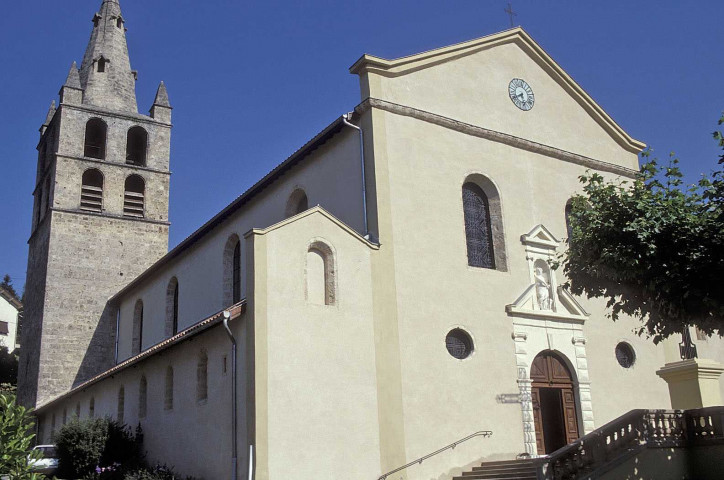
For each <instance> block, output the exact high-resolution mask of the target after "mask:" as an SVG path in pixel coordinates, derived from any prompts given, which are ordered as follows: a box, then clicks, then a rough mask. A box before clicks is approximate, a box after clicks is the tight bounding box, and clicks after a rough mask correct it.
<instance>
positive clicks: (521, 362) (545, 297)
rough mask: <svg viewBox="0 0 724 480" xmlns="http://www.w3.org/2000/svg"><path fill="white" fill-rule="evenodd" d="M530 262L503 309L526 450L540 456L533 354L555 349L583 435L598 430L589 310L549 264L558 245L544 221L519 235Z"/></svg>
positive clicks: (532, 454)
mask: <svg viewBox="0 0 724 480" xmlns="http://www.w3.org/2000/svg"><path fill="white" fill-rule="evenodd" d="M521 242H522V243H523V246H524V247H525V253H526V260H527V263H528V267H529V274H530V284H529V286H528V287H527V288H526V289H525V290H524V292H523V293H522V294H521V295H520V296H519V297H518V299H516V300H515V302H513V303H512V304H510V305H507V306H506V308H505V310H506V313H507V314H508V316H510V317H512V320H513V335H512V338H513V342H514V344H515V361H516V367H517V372H518V390H519V394H520V404H521V411H522V412H521V413H522V420H523V436H524V442H525V451H526V453H528V454H530V455H531V456H538V449H537V447H536V434H535V423H534V416H533V404H532V398H531V393H532V381H531V378H530V366H531V365H532V364H533V360H534V359H535V357H536V356H537V355H538V354H539V353H541V352H543V351H545V350H552V351H554V352H555V353H557V354H558V355H559V356H560V357H561V359H562V360H563V361H564V362H566V366H567V367H568V369H569V371H570V372H571V374H572V375H573V377H574V378H573V382H574V385H573V386H574V393H575V397H576V409H577V412H578V414H579V415H580V417H579V418H578V425H579V430H582V431H581V432H580V434H581V435H585V434H587V433H590V432H592V431H593V430H594V428H595V427H594V419H593V405H592V401H591V381H590V378H589V375H588V360H587V358H586V339H585V337H584V335H583V325H584V323H585V322H586V320H587V319H588V316H589V314H588V313H587V312H586V311H585V310H584V309H583V307H582V306H581V305H580V304H579V303H578V302H577V301H576V300H575V298H574V297H573V296H572V295H571V294H570V293H569V292H568V291H566V290H565V289H564V288H562V287H560V286H559V285H558V282H557V279H556V272H555V270H552V269H551V268H550V267H549V261H551V260H553V259H554V258H555V253H556V250H557V249H558V247H559V245H560V241H559V240H557V239H556V238H555V237H554V236H553V235H552V234H551V233H550V231H549V230H548V229H547V228H546V227H544V226H543V225H538V226H536V227H535V228H534V229H533V230H531V231H530V233H528V234H527V235H523V236H522V237H521Z"/></svg>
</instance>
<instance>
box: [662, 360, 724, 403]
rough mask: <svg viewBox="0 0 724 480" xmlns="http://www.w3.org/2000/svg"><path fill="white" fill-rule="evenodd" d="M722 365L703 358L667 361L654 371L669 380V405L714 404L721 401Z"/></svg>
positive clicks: (723, 368) (723, 371) (723, 369)
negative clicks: (720, 378)
mask: <svg viewBox="0 0 724 480" xmlns="http://www.w3.org/2000/svg"><path fill="white" fill-rule="evenodd" d="M722 373H724V365H722V364H721V363H719V362H715V361H714V360H708V359H705V358H692V359H689V360H681V361H679V362H672V363H667V364H666V365H664V367H663V368H661V369H660V370H658V371H657V372H656V375H658V376H659V377H661V378H663V379H664V380H666V383H668V384H669V396H670V397H671V408H674V409H677V410H688V409H691V408H704V407H715V406H720V405H722V398H721V390H720V388H719V377H721V374H722Z"/></svg>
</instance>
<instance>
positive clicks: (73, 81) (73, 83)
mask: <svg viewBox="0 0 724 480" xmlns="http://www.w3.org/2000/svg"><path fill="white" fill-rule="evenodd" d="M63 86H64V87H70V88H77V89H79V90H80V89H82V87H81V86H80V73H79V72H78V64H77V63H75V62H73V65H71V67H70V71H69V72H68V78H66V79H65V84H63Z"/></svg>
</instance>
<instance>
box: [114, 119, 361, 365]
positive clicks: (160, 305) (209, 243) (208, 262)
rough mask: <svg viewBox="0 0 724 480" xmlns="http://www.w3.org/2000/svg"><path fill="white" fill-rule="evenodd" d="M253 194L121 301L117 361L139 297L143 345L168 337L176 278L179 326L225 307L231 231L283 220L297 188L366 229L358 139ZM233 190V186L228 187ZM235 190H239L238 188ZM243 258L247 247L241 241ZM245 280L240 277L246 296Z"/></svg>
mask: <svg viewBox="0 0 724 480" xmlns="http://www.w3.org/2000/svg"><path fill="white" fill-rule="evenodd" d="M302 165H303V166H299V167H295V168H293V169H292V170H291V171H290V172H288V173H286V174H285V175H283V176H282V177H281V178H279V179H278V180H277V181H276V182H275V183H274V184H273V185H272V186H270V187H268V188H267V189H266V190H264V191H263V192H261V193H260V194H258V195H257V196H256V197H254V198H253V199H252V200H251V201H250V202H249V203H248V204H246V205H245V206H244V207H242V208H241V209H240V210H239V211H237V212H236V213H235V214H234V215H232V216H231V217H230V218H228V219H227V220H225V221H224V222H223V223H222V224H221V225H219V226H218V227H216V228H215V229H214V230H213V231H212V232H210V233H208V234H206V235H205V236H204V237H203V238H202V239H201V240H200V241H199V242H197V243H196V244H195V245H193V246H191V247H190V248H189V249H188V250H186V251H185V252H184V253H183V254H182V255H181V256H179V257H178V258H177V259H174V260H173V261H172V262H171V263H170V264H168V265H166V266H165V267H164V268H163V269H161V270H160V271H158V272H157V273H156V274H154V276H153V277H152V278H151V279H149V280H147V281H145V282H144V284H143V285H141V286H139V287H138V288H136V289H135V290H134V291H132V292H129V293H128V294H127V295H125V296H124V298H123V299H122V301H121V305H120V312H121V324H120V337H119V338H120V341H119V360H120V361H122V360H123V359H125V358H128V357H130V356H131V346H132V334H133V312H134V308H135V304H136V301H137V300H138V299H141V300H143V304H144V332H143V348H148V347H150V346H152V345H154V344H156V343H158V342H160V341H162V340H163V339H164V338H165V335H164V326H165V318H166V289H167V286H168V283H169V281H170V280H171V278H172V277H173V276H176V278H177V279H178V282H179V330H182V329H184V328H187V327H189V326H191V325H193V324H195V323H196V322H198V321H199V320H201V319H203V318H206V317H207V316H209V315H212V314H213V313H216V312H218V311H220V310H222V309H223V308H225V307H228V306H229V305H225V304H224V299H223V293H224V285H223V277H224V272H223V255H224V247H225V246H226V242H227V240H228V239H229V237H231V236H232V235H234V234H236V235H237V236H238V237H239V238H243V235H244V234H245V233H246V232H247V231H248V230H250V229H252V228H264V227H267V226H269V225H272V224H274V223H276V222H279V221H280V220H282V219H283V218H284V213H285V208H286V203H287V200H288V198H289V196H290V195H291V193H292V192H293V191H294V190H295V189H296V188H303V189H304V190H305V192H306V194H307V198H308V203H309V206H310V207H312V206H314V205H322V206H323V207H324V208H326V209H327V210H328V211H330V212H332V213H333V214H334V215H336V216H337V217H339V218H340V219H342V220H343V221H344V222H345V223H347V224H349V225H350V226H352V227H353V228H355V229H357V230H358V231H361V230H362V225H363V222H362V194H361V180H360V179H361V173H360V165H359V137H358V135H357V132H356V131H354V130H353V129H351V128H347V129H346V130H343V131H342V132H340V133H339V134H337V135H336V136H335V137H333V138H332V139H331V140H330V141H329V142H327V143H326V144H324V145H323V146H321V147H320V148H318V149H317V150H315V151H314V152H313V153H312V154H311V155H310V157H309V158H307V159H305V160H303V164H302ZM227 188H229V189H230V190H231V191H232V192H233V191H234V190H235V189H234V187H233V186H229V187H227ZM236 193H241V192H240V191H238V190H237V192H236ZM241 249H242V252H241V254H242V258H244V256H245V254H246V253H245V252H246V250H245V249H246V245H245V242H243V241H242V243H241ZM245 292H246V278H245V275H242V297H244V296H245Z"/></svg>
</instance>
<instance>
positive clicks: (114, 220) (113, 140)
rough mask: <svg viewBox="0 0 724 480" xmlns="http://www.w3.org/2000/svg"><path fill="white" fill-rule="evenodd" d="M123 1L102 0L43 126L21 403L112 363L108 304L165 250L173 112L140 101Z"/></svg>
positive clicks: (161, 97) (112, 321)
mask: <svg viewBox="0 0 724 480" xmlns="http://www.w3.org/2000/svg"><path fill="white" fill-rule="evenodd" d="M125 23H126V22H125V19H124V17H123V15H122V14H121V6H120V4H119V0H104V1H103V3H102V5H101V7H100V11H99V12H98V13H96V14H95V15H94V16H93V31H92V33H91V37H90V41H89V43H88V48H87V49H86V52H85V55H84V57H83V62H82V64H81V66H80V69H79V68H78V67H77V65H76V64H75V63H73V65H72V67H71V68H70V72H69V73H68V77H67V79H66V80H65V83H64V85H63V86H62V87H61V89H60V103H59V104H58V105H57V107H56V105H55V101H54V102H53V104H52V105H51V107H50V110H49V112H48V115H47V118H46V119H45V122H44V123H43V125H42V127H41V128H40V142H39V144H38V147H37V148H38V152H39V155H38V166H37V177H36V182H35V190H34V192H33V195H34V197H35V205H34V209H33V222H32V232H31V235H30V239H29V241H28V244H29V255H28V273H27V279H26V290H25V291H26V296H25V299H26V302H25V323H24V326H23V331H22V346H23V347H22V350H21V358H20V371H19V378H18V381H19V389H18V390H19V391H18V395H19V398H20V401H21V402H22V403H23V404H24V405H27V406H35V405H40V404H42V403H44V402H46V401H48V400H50V399H52V398H53V397H55V396H57V395H59V394H62V393H63V392H65V391H67V390H69V389H70V388H72V387H73V386H74V385H78V384H79V383H81V382H83V381H85V380H87V379H89V378H92V377H93V376H94V375H96V374H98V373H100V372H102V371H104V370H106V369H107V368H110V367H111V366H112V365H113V364H114V361H115V340H116V339H115V337H116V312H115V310H114V308H113V306H111V305H107V300H108V298H109V297H111V296H112V295H113V294H114V293H115V292H117V291H118V290H119V289H120V288H121V287H123V286H124V285H126V284H127V283H128V282H130V281H131V280H133V279H134V278H135V277H136V276H137V275H139V274H140V273H141V272H143V271H144V270H145V269H147V268H148V267H149V266H150V265H152V264H153V263H154V262H155V261H156V260H158V259H159V258H161V257H162V256H163V255H164V254H165V253H166V252H167V249H168V229H169V223H168V198H169V180H170V172H169V157H170V144H171V106H170V104H169V101H168V95H167V93H166V87H165V86H164V84H163V82H162V83H161V85H160V86H159V88H158V92H157V94H156V99H155V101H154V103H153V105H152V107H151V110H150V115H148V116H146V115H140V114H139V113H138V107H137V104H136V91H135V82H136V78H137V73H136V72H135V71H133V70H131V64H130V60H129V57H128V45H127V43H126V24H125Z"/></svg>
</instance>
